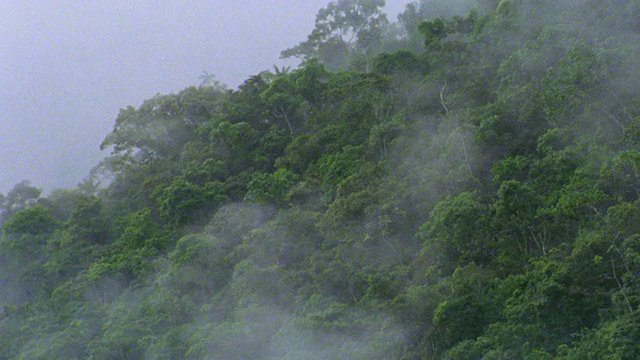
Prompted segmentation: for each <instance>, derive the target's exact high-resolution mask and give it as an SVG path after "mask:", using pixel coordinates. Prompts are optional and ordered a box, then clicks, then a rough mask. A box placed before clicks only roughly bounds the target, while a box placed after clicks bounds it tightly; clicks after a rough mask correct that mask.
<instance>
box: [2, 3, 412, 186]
mask: <svg viewBox="0 0 640 360" xmlns="http://www.w3.org/2000/svg"><path fill="white" fill-rule="evenodd" d="M329 1H330V0H193V1H185V0H109V1H97V0H90V1H81V0H3V1H1V2H0V83H1V84H2V88H1V89H0V149H1V150H2V155H1V156H0V192H2V193H6V192H7V191H8V190H9V189H11V187H12V186H13V185H14V184H16V183H17V182H19V181H21V180H31V181H32V182H33V184H34V185H35V186H38V187H41V188H43V189H45V190H50V189H52V188H60V187H65V188H72V187H75V185H76V184H77V183H78V182H80V181H81V180H82V178H84V177H85V176H86V175H87V174H88V172H89V170H90V169H91V168H92V167H93V166H94V165H96V164H97V162H98V161H99V159H100V158H101V157H102V156H104V155H106V154H104V153H103V152H101V151H100V150H99V145H100V142H101V141H102V140H103V139H104V137H105V136H106V135H107V134H108V133H109V132H110V131H111V129H112V127H113V124H114V120H115V118H116V116H117V114H118V111H119V109H120V108H123V107H126V106H127V105H134V106H138V105H140V104H141V103H142V101H144V100H145V99H148V98H150V97H152V96H153V95H155V94H157V93H161V94H166V93H172V92H177V91H180V90H182V89H184V88H185V87H187V86H191V85H197V84H199V83H200V79H199V77H200V76H201V75H202V74H203V73H204V71H207V72H209V73H211V74H214V75H215V76H216V78H217V79H218V80H220V81H222V82H224V83H226V84H228V85H229V86H230V87H231V88H236V87H237V86H238V85H239V84H240V83H241V82H242V81H244V80H245V79H246V78H247V77H249V76H250V75H254V74H257V73H258V72H260V71H262V70H265V69H270V68H272V66H273V65H274V64H283V63H282V61H280V60H279V54H280V51H282V50H284V49H286V48H289V47H291V46H294V45H296V44H297V43H299V42H300V41H303V40H305V39H306V35H307V34H309V33H310V32H311V30H312V29H313V26H314V20H315V15H316V13H317V11H318V10H319V9H320V8H322V7H324V6H326V5H327V4H328V3H329ZM409 2H410V0H388V1H387V8H386V11H387V12H388V13H389V14H390V16H389V18H390V20H395V18H396V15H397V14H398V13H399V12H401V11H402V10H403V9H404V7H405V5H406V4H407V3H409Z"/></svg>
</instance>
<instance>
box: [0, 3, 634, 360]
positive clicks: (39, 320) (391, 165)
mask: <svg viewBox="0 0 640 360" xmlns="http://www.w3.org/2000/svg"><path fill="white" fill-rule="evenodd" d="M610 2H611V3H612V4H611V7H610V8H609V10H611V12H608V13H603V14H604V15H602V16H593V17H588V16H586V15H585V14H587V15H589V14H592V12H593V11H595V10H594V9H600V8H601V7H600V6H601V5H599V4H598V3H597V2H595V1H584V2H581V3H580V4H579V5H576V6H578V9H575V8H573V7H572V8H571V9H565V8H563V5H562V4H557V3H555V2H554V3H552V2H545V1H535V0H520V1H516V0H505V1H502V2H500V4H492V6H493V8H492V10H491V11H488V12H484V13H481V12H470V13H468V14H467V15H465V16H464V17H462V16H447V17H441V18H430V17H427V16H426V15H424V12H425V11H427V10H426V9H431V7H430V6H431V5H433V4H432V3H430V2H429V1H424V0H423V1H420V2H419V3H413V4H410V5H409V6H408V7H407V10H406V11H405V13H403V14H402V15H401V16H400V23H399V24H395V25H393V24H389V26H388V27H386V28H384V27H381V26H380V24H382V22H384V21H386V20H385V19H384V17H382V16H381V15H380V14H379V13H378V12H377V11H378V10H379V9H378V8H379V7H380V6H382V5H383V2H380V1H338V2H336V3H331V4H330V5H329V6H328V7H327V8H325V9H323V10H322V11H321V12H320V13H319V15H318V21H317V29H316V30H315V31H314V33H313V34H312V36H310V38H309V41H308V43H306V45H304V46H307V45H308V46H312V45H313V47H309V49H312V50H313V51H311V50H309V51H310V52H309V53H301V54H303V55H305V56H307V55H308V57H305V60H306V61H305V62H304V63H303V65H302V66H301V67H300V68H298V69H296V70H293V71H279V70H277V69H276V70H277V71H276V73H275V74H274V73H262V74H260V75H256V76H253V77H251V78H249V79H248V80H247V81H246V82H245V83H244V84H243V85H241V86H240V87H239V89H237V90H234V91H228V90H225V89H224V88H223V87H221V86H201V87H192V88H188V89H185V90H184V91H182V92H180V93H178V94H171V95H158V96H156V97H154V98H152V99H150V100H147V101H145V102H144V103H143V104H142V105H141V106H140V107H137V108H134V107H129V108H127V109H124V110H122V111H121V112H120V114H119V115H118V117H117V119H116V124H115V127H114V129H113V132H111V134H109V135H108V137H107V138H106V139H105V141H104V143H103V144H102V146H103V148H105V149H110V150H111V151H112V154H111V156H109V157H108V158H107V159H105V160H104V161H103V162H102V163H101V164H99V166H98V167H96V169H95V171H94V172H92V174H91V175H90V177H89V178H88V179H87V181H85V183H83V184H81V185H80V186H78V188H77V189H72V190H57V191H53V192H52V193H50V194H48V195H47V196H46V197H43V196H42V194H41V192H40V191H39V190H38V189H36V188H34V187H32V186H31V185H30V184H29V183H28V182H23V183H20V184H18V185H16V187H15V188H14V189H13V190H12V191H10V192H9V193H8V194H7V195H3V196H2V197H0V205H1V206H2V209H3V216H2V234H1V235H0V283H1V284H2V289H1V290H0V304H1V305H2V310H1V311H0V330H1V331H0V359H50V358H69V359H73V358H76V359H79V358H82V359H146V358H153V359H208V358H223V359H337V358H348V359H423V358H429V359H431V358H433V359H480V358H483V359H562V360H569V359H631V358H636V357H638V356H640V345H638V344H640V322H639V321H638V319H639V317H638V316H639V314H640V280H639V278H638V274H639V273H640V225H639V224H640V152H639V151H638V149H637V147H638V145H639V143H640V137H639V136H638V135H639V134H640V132H639V130H638V129H640V101H639V100H638V99H639V98H638V96H637V94H638V90H639V89H638V88H637V86H636V85H635V84H633V83H630V82H629V81H628V79H634V76H636V74H635V73H634V72H633V70H634V69H637V66H636V65H638V64H637V59H638V57H637V56H635V55H637V53H638V51H639V50H640V48H639V47H638V45H637V44H636V42H634V41H633V39H636V38H637V36H638V31H639V30H640V27H638V26H632V25H633V24H636V25H637V14H638V13H640V6H639V5H638V3H637V1H623V0H616V1H610ZM477 5H478V9H481V8H483V7H485V8H486V7H488V5H487V2H486V1H485V2H482V3H481V4H477ZM494 9H497V10H495V11H494ZM568 10H571V11H568ZM564 11H568V12H567V13H566V14H565V13H564ZM562 14H565V15H562ZM576 14H583V15H585V16H582V17H580V16H578V15H576ZM352 15H353V16H352ZM356 15H358V16H356ZM445 15H448V14H445ZM551 15H553V18H551V17H548V18H547V19H552V20H548V21H536V19H539V18H542V17H543V16H551ZM561 15H562V16H561ZM634 16H635V18H634ZM612 19H615V21H614V20H612ZM585 21H588V22H589V32H588V34H587V35H588V36H587V35H585V28H584V27H582V25H583V24H584V23H585ZM392 25H393V26H392ZM394 26H396V28H394ZM383 28H384V29H386V30H384V31H383V30H382V29H383ZM398 29H403V32H401V34H403V35H402V36H399V35H398V34H399V33H398V31H399V30H398ZM374 30H375V31H374ZM371 32H376V34H377V35H376V36H378V37H377V38H376V39H378V40H376V41H379V42H378V43H379V44H387V45H389V44H392V45H393V46H391V45H389V46H390V48H395V49H398V51H393V52H383V53H380V54H378V55H375V56H374V52H370V53H367V56H368V57H369V58H367V63H368V64H370V69H364V70H367V71H359V70H358V67H357V66H351V65H349V64H345V63H341V65H340V66H338V65H336V64H334V63H326V61H327V59H325V58H323V57H322V56H318V55H319V53H318V51H319V49H321V46H327V49H328V48H329V47H331V46H333V45H334V43H335V42H337V41H345V39H344V38H343V37H341V36H346V35H349V34H355V37H354V39H356V40H354V41H356V43H354V44H355V45H354V44H347V45H348V46H353V48H354V49H367V47H368V46H369V44H370V43H366V42H365V40H366V39H371V38H372V37H369V35H371V34H370V33H371ZM365 34H366V35H367V36H365ZM416 36H420V37H421V39H420V41H419V45H420V48H419V50H416V48H415V47H416V46H415V45H416V41H415V37H416ZM302 45H303V44H301V45H300V46H299V47H298V48H297V50H296V51H298V50H300V51H302V50H304V49H307V48H306V47H303V46H302ZM345 46H346V45H345ZM307 50H308V49H307ZM305 51H306V50H305ZM363 51H365V52H366V51H368V50H363ZM352 60H353V61H356V62H357V61H359V60H358V59H356V58H354V59H352ZM331 69H333V70H335V71H331ZM360 70H363V69H362V68H360ZM100 181H103V182H104V183H102V184H100V183H99V182H100Z"/></svg>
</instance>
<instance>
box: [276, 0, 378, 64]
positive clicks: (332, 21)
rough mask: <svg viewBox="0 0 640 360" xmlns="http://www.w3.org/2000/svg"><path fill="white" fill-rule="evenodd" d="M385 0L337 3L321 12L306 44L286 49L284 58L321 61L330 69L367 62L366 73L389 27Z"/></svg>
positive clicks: (347, 0) (340, 1)
mask: <svg viewBox="0 0 640 360" xmlns="http://www.w3.org/2000/svg"><path fill="white" fill-rule="evenodd" d="M384 5H385V0H338V1H337V2H336V1H333V2H331V3H329V5H327V7H326V8H322V9H320V11H318V14H317V15H316V27H315V29H313V31H312V32H311V34H310V35H309V37H308V39H307V41H304V42H301V43H300V44H298V45H296V46H294V47H292V48H290V49H287V50H284V51H283V52H282V53H281V57H282V58H291V57H297V58H300V59H303V60H305V61H306V60H308V59H310V58H314V57H315V58H319V59H320V60H321V61H322V62H323V63H324V64H325V65H326V66H327V67H328V68H329V69H330V70H337V69H343V68H345V67H347V66H348V65H350V64H351V63H354V62H357V61H358V60H364V61H365V65H366V68H367V70H368V69H369V65H370V60H371V59H372V58H373V56H374V55H375V51H376V47H377V46H379V45H380V44H381V41H382V32H383V29H384V27H385V26H386V25H387V24H388V20H387V16H386V15H385V14H383V13H382V8H383V7H384Z"/></svg>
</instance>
